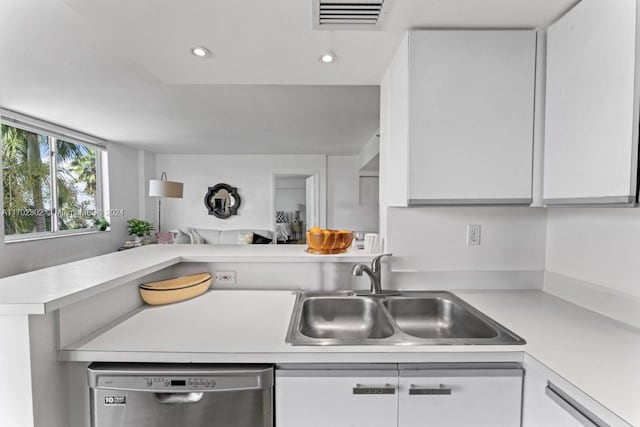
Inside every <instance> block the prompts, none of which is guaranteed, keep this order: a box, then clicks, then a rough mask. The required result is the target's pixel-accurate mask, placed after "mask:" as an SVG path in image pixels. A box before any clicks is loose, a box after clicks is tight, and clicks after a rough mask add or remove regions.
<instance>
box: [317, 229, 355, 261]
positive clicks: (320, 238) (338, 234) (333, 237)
mask: <svg viewBox="0 0 640 427" xmlns="http://www.w3.org/2000/svg"><path fill="white" fill-rule="evenodd" d="M352 242H353V232H352V231H349V230H326V229H315V230H313V229H312V230H309V231H307V245H308V246H309V248H308V249H307V251H308V252H309V253H312V254H321V255H329V254H342V253H345V252H346V251H347V250H348V249H349V247H350V246H351V243H352Z"/></svg>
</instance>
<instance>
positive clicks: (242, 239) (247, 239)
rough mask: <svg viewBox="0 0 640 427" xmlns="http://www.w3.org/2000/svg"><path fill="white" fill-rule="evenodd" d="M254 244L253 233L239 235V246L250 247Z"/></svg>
mask: <svg viewBox="0 0 640 427" xmlns="http://www.w3.org/2000/svg"><path fill="white" fill-rule="evenodd" d="M252 243H253V233H251V232H249V233H240V234H238V244H240V245H250V244H252Z"/></svg>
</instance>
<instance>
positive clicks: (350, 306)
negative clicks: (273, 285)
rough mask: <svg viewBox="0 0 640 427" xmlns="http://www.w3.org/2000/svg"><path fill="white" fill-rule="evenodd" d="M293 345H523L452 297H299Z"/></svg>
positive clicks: (349, 294)
mask: <svg viewBox="0 0 640 427" xmlns="http://www.w3.org/2000/svg"><path fill="white" fill-rule="evenodd" d="M286 342H287V343H289V344H292V345H501V344H502V345H504V344H510V345H514V344H525V340H524V339H522V338H520V337H519V336H518V335H516V334H514V333H513V332H511V331H510V330H508V329H507V328H505V327H504V326H502V325H500V324H499V323H497V322H496V321H495V320H493V319H491V318H490V317H488V316H486V315H485V314H483V313H482V312H480V311H478V310H477V309H475V308H474V307H472V306H470V305H469V304H467V303H466V302H465V301H463V300H462V299H460V298H458V297H456V296H455V295H453V294H452V293H450V292H400V293H399V295H396V294H394V295H393V296H391V295H384V296H380V295H377V296H362V295H356V294H354V293H353V292H344V293H337V292H336V293H328V292H327V293H323V292H316V293H304V292H298V296H297V298H296V304H295V306H294V309H293V313H292V314H291V321H290V322H289V330H288V332H287V337H286Z"/></svg>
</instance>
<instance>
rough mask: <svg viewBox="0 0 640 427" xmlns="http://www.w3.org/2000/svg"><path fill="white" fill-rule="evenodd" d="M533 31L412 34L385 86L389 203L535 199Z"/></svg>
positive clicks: (384, 169) (384, 166)
mask: <svg viewBox="0 0 640 427" xmlns="http://www.w3.org/2000/svg"><path fill="white" fill-rule="evenodd" d="M535 55H536V33H535V32H534V31H524V30H522V31H507V30H504V31H493V30H492V31H431V30H428V31H410V32H409V33H408V34H407V36H406V37H405V38H404V39H403V41H402V42H401V44H400V46H399V48H398V50H397V51H396V53H395V55H394V57H393V59H392V62H391V64H390V66H389V68H388V70H387V72H386V74H385V76H384V79H383V81H382V83H381V112H380V114H381V119H380V132H381V135H380V144H381V147H380V155H381V157H386V158H381V179H383V180H384V181H385V185H384V186H383V188H384V191H385V192H386V194H385V195H384V197H383V200H386V202H387V204H388V205H389V206H409V205H421V204H529V203H530V202H531V183H532V151H533V150H532V148H533V110H534V92H535Z"/></svg>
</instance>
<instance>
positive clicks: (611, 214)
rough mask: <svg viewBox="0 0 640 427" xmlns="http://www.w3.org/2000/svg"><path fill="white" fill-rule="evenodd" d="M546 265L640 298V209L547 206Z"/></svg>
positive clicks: (576, 277)
mask: <svg viewBox="0 0 640 427" xmlns="http://www.w3.org/2000/svg"><path fill="white" fill-rule="evenodd" d="M546 265H547V271H549V272H551V273H556V274H561V275H563V276H568V277H572V278H575V279H578V280H581V281H584V282H588V283H590V284H593V285H596V286H600V287H603V288H607V289H610V290H613V291H615V292H620V293H623V294H627V295H632V296H635V297H638V298H640V209H622V208H591V209H586V208H556V209H554V208H550V209H549V214H548V223H547V257H546Z"/></svg>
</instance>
